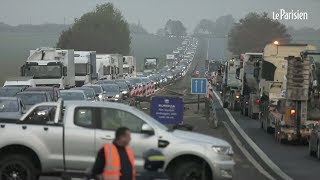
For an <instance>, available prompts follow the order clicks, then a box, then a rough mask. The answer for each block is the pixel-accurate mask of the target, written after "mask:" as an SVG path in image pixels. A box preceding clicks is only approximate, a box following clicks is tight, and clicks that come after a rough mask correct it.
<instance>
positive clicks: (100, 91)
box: [83, 84, 103, 101]
mask: <svg viewBox="0 0 320 180" xmlns="http://www.w3.org/2000/svg"><path fill="white" fill-rule="evenodd" d="M83 87H89V88H92V89H93V90H94V92H95V96H96V97H97V98H98V100H99V101H102V100H103V88H102V87H101V86H100V85H98V84H87V85H84V86H83Z"/></svg>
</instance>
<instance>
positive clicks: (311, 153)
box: [309, 141, 315, 156]
mask: <svg viewBox="0 0 320 180" xmlns="http://www.w3.org/2000/svg"><path fill="white" fill-rule="evenodd" d="M309 155H310V156H314V155H315V152H314V150H313V149H312V144H311V142H310V141H309Z"/></svg>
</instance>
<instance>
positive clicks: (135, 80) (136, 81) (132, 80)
mask: <svg viewBox="0 0 320 180" xmlns="http://www.w3.org/2000/svg"><path fill="white" fill-rule="evenodd" d="M130 82H132V83H133V84H138V83H142V81H141V79H138V78H135V79H130Z"/></svg>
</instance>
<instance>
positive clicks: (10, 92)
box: [0, 87, 23, 97]
mask: <svg viewBox="0 0 320 180" xmlns="http://www.w3.org/2000/svg"><path fill="white" fill-rule="evenodd" d="M22 91H23V88H22V87H0V97H15V96H16V95H17V93H19V92H22Z"/></svg>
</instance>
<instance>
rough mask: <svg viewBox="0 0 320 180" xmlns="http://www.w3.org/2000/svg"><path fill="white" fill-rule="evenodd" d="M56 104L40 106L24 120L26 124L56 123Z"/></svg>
mask: <svg viewBox="0 0 320 180" xmlns="http://www.w3.org/2000/svg"><path fill="white" fill-rule="evenodd" d="M56 109H57V108H56V106H39V107H37V108H36V109H34V110H33V111H32V112H31V113H30V115H29V116H27V118H26V119H25V120H24V123H26V124H34V125H54V116H55V113H56Z"/></svg>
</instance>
